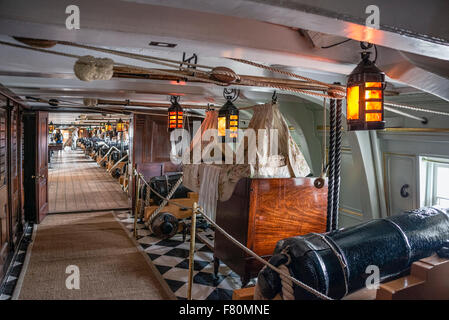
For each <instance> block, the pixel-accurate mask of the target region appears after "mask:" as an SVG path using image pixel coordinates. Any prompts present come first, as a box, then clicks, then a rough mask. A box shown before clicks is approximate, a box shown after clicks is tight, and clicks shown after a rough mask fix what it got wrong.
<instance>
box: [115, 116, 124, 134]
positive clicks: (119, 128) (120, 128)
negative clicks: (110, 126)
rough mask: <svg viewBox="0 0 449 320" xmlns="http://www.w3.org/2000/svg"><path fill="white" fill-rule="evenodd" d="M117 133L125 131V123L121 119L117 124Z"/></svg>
mask: <svg viewBox="0 0 449 320" xmlns="http://www.w3.org/2000/svg"><path fill="white" fill-rule="evenodd" d="M116 129H117V132H123V131H125V123H124V122H123V121H122V119H121V118H120V119H119V120H118V122H117V128H116Z"/></svg>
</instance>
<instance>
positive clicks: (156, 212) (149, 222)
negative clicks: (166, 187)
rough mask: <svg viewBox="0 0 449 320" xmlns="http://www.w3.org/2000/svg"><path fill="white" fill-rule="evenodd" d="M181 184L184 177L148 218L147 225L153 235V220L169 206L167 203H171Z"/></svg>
mask: <svg viewBox="0 0 449 320" xmlns="http://www.w3.org/2000/svg"><path fill="white" fill-rule="evenodd" d="M181 183H182V176H181V177H180V178H179V179H178V181H176V183H175V185H174V186H173V187H172V189H171V190H170V192H169V193H168V195H167V199H164V200H163V201H162V203H161V204H160V205H159V207H158V208H157V209H156V210H154V212H153V213H152V214H151V216H150V217H149V218H148V221H147V224H146V225H147V227H148V229H149V230H150V231H151V232H152V233H153V229H152V227H151V225H152V223H153V220H154V219H155V218H156V216H157V215H158V214H159V212H161V210H162V209H163V208H164V207H165V206H166V205H167V203H168V202H169V201H170V198H171V197H172V196H173V195H174V194H175V191H176V190H177V189H178V188H179V186H180V185H181Z"/></svg>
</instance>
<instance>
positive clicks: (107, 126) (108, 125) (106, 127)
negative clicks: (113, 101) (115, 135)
mask: <svg viewBox="0 0 449 320" xmlns="http://www.w3.org/2000/svg"><path fill="white" fill-rule="evenodd" d="M104 129H105V130H106V132H109V131H112V125H111V123H110V122H109V121H108V123H106V124H105V126H104Z"/></svg>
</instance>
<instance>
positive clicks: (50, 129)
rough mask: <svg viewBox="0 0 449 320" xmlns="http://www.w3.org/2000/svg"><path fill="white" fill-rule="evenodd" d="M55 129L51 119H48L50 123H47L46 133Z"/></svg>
mask: <svg viewBox="0 0 449 320" xmlns="http://www.w3.org/2000/svg"><path fill="white" fill-rule="evenodd" d="M54 130H55V126H54V124H53V121H50V124H49V125H48V133H53V131H54Z"/></svg>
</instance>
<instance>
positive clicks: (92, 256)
mask: <svg viewBox="0 0 449 320" xmlns="http://www.w3.org/2000/svg"><path fill="white" fill-rule="evenodd" d="M35 232H36V234H35V238H34V240H33V243H32V248H31V249H29V251H30V253H29V254H30V255H29V261H28V262H27V261H26V262H25V264H27V265H26V266H25V267H24V269H25V270H23V272H22V274H21V279H19V283H18V285H17V287H16V291H15V293H14V298H18V299H23V300H28V299H86V300H94V299H171V298H173V296H172V294H171V292H170V290H169V289H168V288H167V287H165V286H164V283H163V282H162V281H161V279H160V278H159V277H158V272H157V270H156V269H155V267H154V266H153V265H152V264H151V262H150V261H148V258H147V257H146V255H144V254H142V252H141V251H139V249H138V248H136V246H135V244H134V242H133V241H132V239H130V237H129V236H128V235H127V234H126V232H125V230H124V229H123V227H122V226H121V225H120V223H119V222H118V221H117V220H116V219H115V217H114V216H113V214H112V213H111V212H100V213H98V212H97V213H82V214H70V215H52V216H47V217H46V218H45V219H44V221H43V222H42V223H41V224H40V225H39V226H38V227H37V230H36V231H35ZM70 265H75V266H77V267H78V268H79V273H80V289H79V290H77V289H71V290H70V289H68V288H67V286H66V279H67V277H69V276H70V274H67V273H66V268H67V266H70Z"/></svg>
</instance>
